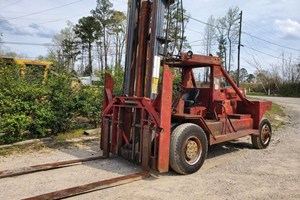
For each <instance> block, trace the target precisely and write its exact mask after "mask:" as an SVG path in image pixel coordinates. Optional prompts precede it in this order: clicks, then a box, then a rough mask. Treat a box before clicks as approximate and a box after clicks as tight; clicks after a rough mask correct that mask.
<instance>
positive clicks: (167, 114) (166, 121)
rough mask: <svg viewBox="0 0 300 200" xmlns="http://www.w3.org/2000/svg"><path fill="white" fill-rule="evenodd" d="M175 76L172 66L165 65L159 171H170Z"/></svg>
mask: <svg viewBox="0 0 300 200" xmlns="http://www.w3.org/2000/svg"><path fill="white" fill-rule="evenodd" d="M172 81H173V78H172V73H171V70H170V68H169V67H168V66H167V65H165V66H164V71H163V80H162V94H161V111H160V128H161V129H162V131H161V133H160V135H159V149H158V166H157V169H158V171H159V172H167V171H169V155H170V138H171V109H172V90H173V84H172Z"/></svg>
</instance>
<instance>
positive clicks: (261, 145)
mask: <svg viewBox="0 0 300 200" xmlns="http://www.w3.org/2000/svg"><path fill="white" fill-rule="evenodd" d="M264 128H267V129H268V130H269V134H268V137H267V139H266V140H265V139H263V129H264ZM271 138H272V127H271V123H270V121H269V120H268V119H267V118H263V119H262V120H261V122H260V124H259V136H254V135H252V136H251V141H252V145H253V147H254V148H256V149H265V148H267V147H268V146H269V144H270V142H271ZM264 140H265V141H264Z"/></svg>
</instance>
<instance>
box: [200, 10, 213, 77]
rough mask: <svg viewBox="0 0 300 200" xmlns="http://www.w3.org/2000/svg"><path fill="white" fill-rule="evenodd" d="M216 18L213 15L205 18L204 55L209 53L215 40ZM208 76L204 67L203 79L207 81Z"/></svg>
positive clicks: (207, 71) (207, 70)
mask: <svg viewBox="0 0 300 200" xmlns="http://www.w3.org/2000/svg"><path fill="white" fill-rule="evenodd" d="M215 23H216V20H215V18H214V16H213V15H211V16H210V17H209V18H208V20H207V25H206V26H205V28H204V35H203V47H204V52H205V54H206V55H211V54H212V50H213V46H214V43H215V41H216V28H215ZM208 77H209V68H206V69H205V72H204V81H205V82H206V83H207V82H208Z"/></svg>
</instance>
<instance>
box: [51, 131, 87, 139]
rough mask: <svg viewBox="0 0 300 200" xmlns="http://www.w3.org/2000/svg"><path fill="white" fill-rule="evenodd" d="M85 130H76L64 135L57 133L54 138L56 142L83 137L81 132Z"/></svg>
mask: <svg viewBox="0 0 300 200" xmlns="http://www.w3.org/2000/svg"><path fill="white" fill-rule="evenodd" d="M85 130H86V129H77V130H72V131H68V132H66V133H59V134H58V135H57V136H55V137H54V138H55V139H56V140H58V141H61V140H68V139H73V138H79V137H82V136H83V132H84V131H85Z"/></svg>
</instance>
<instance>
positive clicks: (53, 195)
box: [23, 172, 150, 200]
mask: <svg viewBox="0 0 300 200" xmlns="http://www.w3.org/2000/svg"><path fill="white" fill-rule="evenodd" d="M149 176H150V173H149V172H141V173H135V174H129V175H126V176H120V177H117V178H112V179H107V180H103V181H98V182H93V183H89V184H85V185H80V186H76V187H71V188H67V189H64V190H60V191H56V192H50V193H47V194H42V195H38V196H34V197H29V198H26V199H23V200H48V199H63V198H67V197H72V196H77V195H80V194H85V193H89V192H94V191H97V190H103V189H107V188H111V187H116V186H120V185H124V184H127V183H131V182H134V181H138V180H142V179H145V178H147V177H149Z"/></svg>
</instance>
